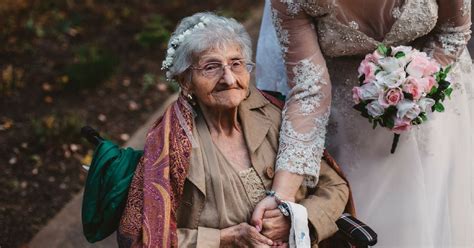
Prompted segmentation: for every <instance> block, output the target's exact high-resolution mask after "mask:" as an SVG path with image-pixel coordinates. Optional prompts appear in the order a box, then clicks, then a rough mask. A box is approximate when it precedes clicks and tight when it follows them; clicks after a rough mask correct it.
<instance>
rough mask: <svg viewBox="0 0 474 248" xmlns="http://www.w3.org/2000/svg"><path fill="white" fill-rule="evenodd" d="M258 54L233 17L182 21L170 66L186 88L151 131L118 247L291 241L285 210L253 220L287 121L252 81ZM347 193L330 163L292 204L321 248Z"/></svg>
mask: <svg viewBox="0 0 474 248" xmlns="http://www.w3.org/2000/svg"><path fill="white" fill-rule="evenodd" d="M251 57H252V50H251V42H250V38H249V35H248V34H247V33H246V31H245V29H244V28H243V26H242V25H241V24H239V23H238V22H236V21H235V20H234V19H229V18H225V17H220V16H216V15H214V14H210V13H198V14H195V15H193V16H190V17H187V18H184V19H183V20H182V21H181V23H180V24H179V25H178V27H177V28H176V30H175V32H174V33H173V35H172V37H171V39H170V42H169V49H168V52H167V57H166V59H165V61H164V62H163V68H164V69H166V70H167V77H168V78H169V79H174V80H176V81H177V82H178V83H179V85H180V86H181V89H182V91H181V94H180V97H179V99H178V100H177V101H176V102H175V103H173V104H172V105H171V106H170V107H169V108H168V109H167V111H166V112H165V114H164V115H163V116H162V117H161V118H160V119H159V120H158V121H157V122H156V123H155V125H154V127H153V128H152V129H151V130H150V132H149V133H148V135H147V141H146V145H145V150H144V156H143V157H142V159H141V161H140V163H139V164H138V167H137V170H136V172H135V175H134V178H133V180H132V185H131V187H130V191H129V194H128V199H127V204H126V208H125V211H124V214H123V215H122V219H121V222H120V227H119V232H118V240H119V245H120V246H121V247H143V246H145V247H169V246H177V245H179V246H180V247H188V246H197V247H219V246H251V247H253V246H256V247H265V246H271V245H278V244H281V243H282V242H287V241H288V237H289V232H290V231H289V229H290V221H289V219H288V218H287V217H285V216H283V214H282V211H280V210H279V209H276V210H272V211H267V212H265V215H264V219H263V225H262V227H263V229H262V230H258V229H257V228H255V227H254V226H251V225H249V224H248V223H249V221H250V218H251V216H252V212H253V209H254V207H255V206H256V205H257V203H258V202H259V201H261V200H262V199H263V198H265V195H266V192H267V193H268V192H269V191H268V190H270V189H271V188H272V180H273V177H274V174H275V172H274V163H275V157H276V152H277V149H278V132H279V128H280V122H281V110H280V108H279V107H278V106H277V105H275V104H273V103H276V101H275V99H274V98H272V97H270V96H267V97H265V96H264V95H263V94H262V93H261V92H259V91H258V90H257V89H256V88H255V87H254V86H253V85H251V84H250V71H251V70H252V67H253V64H252V63H251ZM272 102H273V103H272ZM280 184H281V183H280ZM280 186H281V185H280ZM348 196H349V189H348V186H347V184H346V182H345V181H344V180H343V179H342V178H341V177H340V176H339V175H338V173H337V172H336V170H334V169H333V168H331V166H330V165H329V164H328V163H326V162H324V161H323V162H322V165H321V174H320V179H319V183H318V185H317V186H316V188H313V189H307V188H305V187H303V186H302V187H300V189H299V191H298V194H297V196H296V197H295V200H296V202H298V203H299V204H301V205H302V206H304V207H306V209H307V213H308V220H309V224H308V225H309V227H310V228H309V229H310V234H311V240H312V243H313V244H314V245H316V244H317V243H318V241H320V240H323V239H325V238H328V237H330V236H331V235H333V234H334V233H335V231H336V230H337V227H336V225H335V220H336V219H337V218H338V217H339V216H340V215H341V214H342V212H343V211H344V209H345V207H346V203H347V202H348Z"/></svg>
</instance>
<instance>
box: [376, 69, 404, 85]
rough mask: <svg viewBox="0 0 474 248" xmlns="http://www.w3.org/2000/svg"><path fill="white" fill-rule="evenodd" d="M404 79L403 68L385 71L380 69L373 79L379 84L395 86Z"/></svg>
mask: <svg viewBox="0 0 474 248" xmlns="http://www.w3.org/2000/svg"><path fill="white" fill-rule="evenodd" d="M405 79H406V73H405V71H404V70H403V68H399V69H398V70H395V71H392V72H387V71H381V72H379V73H377V75H375V81H376V83H377V84H378V85H379V86H382V87H388V88H396V87H398V86H400V85H401V84H402V83H403V82H404V81H405Z"/></svg>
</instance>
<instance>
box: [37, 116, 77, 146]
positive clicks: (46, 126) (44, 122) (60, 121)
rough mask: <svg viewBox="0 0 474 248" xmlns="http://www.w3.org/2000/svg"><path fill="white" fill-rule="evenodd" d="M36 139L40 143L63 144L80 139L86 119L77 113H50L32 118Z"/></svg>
mask: <svg viewBox="0 0 474 248" xmlns="http://www.w3.org/2000/svg"><path fill="white" fill-rule="evenodd" d="M30 124H31V127H32V131H33V134H34V139H35V140H36V141H37V142H38V144H41V145H44V144H62V143H67V142H70V141H71V140H77V141H79V140H80V136H79V131H78V130H80V129H81V127H82V126H84V121H83V120H82V119H81V118H80V117H79V116H78V115H76V114H73V113H67V114H61V115H60V114H49V115H46V116H44V117H42V118H31V119H30Z"/></svg>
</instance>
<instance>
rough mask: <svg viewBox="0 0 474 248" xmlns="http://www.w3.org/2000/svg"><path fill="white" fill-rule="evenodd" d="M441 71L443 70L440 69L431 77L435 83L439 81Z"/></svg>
mask: <svg viewBox="0 0 474 248" xmlns="http://www.w3.org/2000/svg"><path fill="white" fill-rule="evenodd" d="M442 70H443V69H441V70H440V71H438V72H436V73H435V74H434V75H433V76H434V78H435V80H436V82H439V81H441V73H442V72H441V71H442Z"/></svg>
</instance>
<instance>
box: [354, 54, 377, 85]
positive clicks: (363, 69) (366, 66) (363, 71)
mask: <svg viewBox="0 0 474 248" xmlns="http://www.w3.org/2000/svg"><path fill="white" fill-rule="evenodd" d="M375 70H377V66H376V65H375V64H374V63H372V62H370V61H369V60H368V59H364V60H362V62H361V63H360V66H359V69H358V71H359V77H360V76H361V75H364V76H365V79H364V84H365V83H368V82H370V81H372V80H373V79H375Z"/></svg>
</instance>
